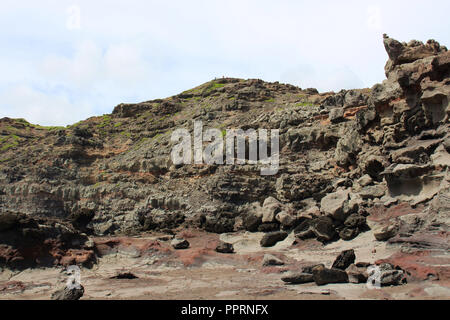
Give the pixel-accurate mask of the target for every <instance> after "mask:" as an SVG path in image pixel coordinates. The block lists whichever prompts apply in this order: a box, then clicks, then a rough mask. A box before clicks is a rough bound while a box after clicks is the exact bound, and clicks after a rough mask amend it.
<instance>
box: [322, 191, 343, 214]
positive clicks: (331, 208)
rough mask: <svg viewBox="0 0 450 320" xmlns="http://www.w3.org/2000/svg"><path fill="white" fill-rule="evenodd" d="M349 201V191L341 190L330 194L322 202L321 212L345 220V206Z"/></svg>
mask: <svg viewBox="0 0 450 320" xmlns="http://www.w3.org/2000/svg"><path fill="white" fill-rule="evenodd" d="M348 199H349V191H348V190H340V191H337V192H335V193H331V194H328V195H327V196H325V197H324V198H322V200H321V201H320V210H321V211H322V212H323V213H324V214H326V215H329V216H331V217H333V218H335V219H339V220H341V219H343V218H344V213H343V212H344V206H345V204H346V202H347V201H348ZM344 219H345V218H344Z"/></svg>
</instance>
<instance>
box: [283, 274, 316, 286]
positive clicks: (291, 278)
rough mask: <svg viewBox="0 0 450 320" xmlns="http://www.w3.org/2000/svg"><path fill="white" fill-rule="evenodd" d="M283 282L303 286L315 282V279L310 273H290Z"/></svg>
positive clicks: (284, 277)
mask: <svg viewBox="0 0 450 320" xmlns="http://www.w3.org/2000/svg"><path fill="white" fill-rule="evenodd" d="M281 280H282V281H283V282H287V283H291V284H302V283H309V282H314V277H313V275H312V274H310V273H303V272H290V273H288V274H286V275H285V276H283V277H282V278H281Z"/></svg>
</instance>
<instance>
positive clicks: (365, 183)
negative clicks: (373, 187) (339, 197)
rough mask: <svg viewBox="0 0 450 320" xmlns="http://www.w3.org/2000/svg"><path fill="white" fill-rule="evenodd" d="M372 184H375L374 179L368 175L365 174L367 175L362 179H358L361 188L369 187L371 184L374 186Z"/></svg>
mask: <svg viewBox="0 0 450 320" xmlns="http://www.w3.org/2000/svg"><path fill="white" fill-rule="evenodd" d="M372 183H373V179H372V177H371V176H370V175H368V174H365V175H363V176H362V177H361V178H359V179H358V184H359V185H360V186H361V187H366V186H368V185H370V184H372Z"/></svg>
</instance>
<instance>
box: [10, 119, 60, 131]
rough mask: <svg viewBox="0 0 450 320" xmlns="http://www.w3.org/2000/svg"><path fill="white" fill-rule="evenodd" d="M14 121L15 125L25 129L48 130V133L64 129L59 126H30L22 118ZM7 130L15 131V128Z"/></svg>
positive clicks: (30, 124)
mask: <svg viewBox="0 0 450 320" xmlns="http://www.w3.org/2000/svg"><path fill="white" fill-rule="evenodd" d="M14 121H15V122H16V123H17V124H20V125H23V126H25V127H26V128H34V129H42V130H49V131H53V130H60V129H64V127H61V126H41V125H39V124H32V123H29V122H28V121H27V120H25V119H23V118H20V119H14ZM7 129H8V130H17V129H16V128H14V127H11V126H8V127H7Z"/></svg>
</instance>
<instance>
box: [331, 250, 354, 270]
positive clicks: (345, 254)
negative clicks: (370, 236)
mask: <svg viewBox="0 0 450 320" xmlns="http://www.w3.org/2000/svg"><path fill="white" fill-rule="evenodd" d="M355 259H356V256H355V251H354V250H353V249H350V250H345V251H342V252H341V253H340V254H339V255H338V256H337V258H336V260H334V262H333V265H332V268H336V269H341V270H345V269H347V268H348V267H349V266H350V265H351V264H353V263H354V262H355Z"/></svg>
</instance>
